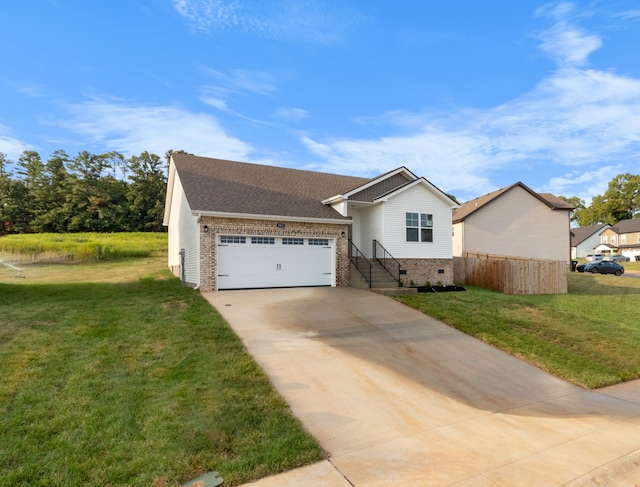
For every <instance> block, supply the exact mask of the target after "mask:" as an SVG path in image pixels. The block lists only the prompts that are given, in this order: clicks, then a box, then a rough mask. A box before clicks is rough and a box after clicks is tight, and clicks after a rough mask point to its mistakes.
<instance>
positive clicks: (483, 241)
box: [453, 182, 574, 263]
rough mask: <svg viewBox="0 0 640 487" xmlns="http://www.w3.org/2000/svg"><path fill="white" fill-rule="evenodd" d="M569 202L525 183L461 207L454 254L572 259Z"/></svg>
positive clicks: (455, 222)
mask: <svg viewBox="0 0 640 487" xmlns="http://www.w3.org/2000/svg"><path fill="white" fill-rule="evenodd" d="M573 209H574V208H573V206H571V205H570V204H569V203H567V202H566V201H564V200H562V199H560V198H558V197H556V196H554V195H552V194H549V193H536V192H535V191H533V190H532V189H530V188H528V187H527V186H526V185H524V184H523V183H521V182H517V183H515V184H512V185H511V186H507V187H504V188H501V189H499V190H497V191H494V192H492V193H489V194H486V195H484V196H480V197H479V198H476V199H474V200H471V201H468V202H466V203H463V204H462V205H460V207H459V208H458V209H456V210H455V211H454V213H453V255H454V256H465V255H467V253H479V254H492V255H501V256H510V257H525V258H535V259H548V260H563V261H566V262H567V263H569V261H570V260H571V243H570V240H569V228H570V213H571V211H572V210H573Z"/></svg>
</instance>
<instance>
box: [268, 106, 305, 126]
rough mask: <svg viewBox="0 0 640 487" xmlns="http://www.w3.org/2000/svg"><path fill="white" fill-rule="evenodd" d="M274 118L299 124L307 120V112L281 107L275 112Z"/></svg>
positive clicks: (300, 109)
mask: <svg viewBox="0 0 640 487" xmlns="http://www.w3.org/2000/svg"><path fill="white" fill-rule="evenodd" d="M274 117H276V118H279V119H280V120H284V121H286V122H293V123H300V122H302V121H303V120H305V119H307V118H309V112H308V111H306V110H303V109H302V108H291V107H283V108H279V109H278V110H276V112H275V113H274Z"/></svg>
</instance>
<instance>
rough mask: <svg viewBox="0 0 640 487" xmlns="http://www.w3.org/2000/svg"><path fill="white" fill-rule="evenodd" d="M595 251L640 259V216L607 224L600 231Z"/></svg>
mask: <svg viewBox="0 0 640 487" xmlns="http://www.w3.org/2000/svg"><path fill="white" fill-rule="evenodd" d="M595 252H598V253H600V254H604V255H612V254H621V255H624V256H626V257H629V258H630V259H631V260H640V218H629V219H627V220H620V221H619V222H618V223H616V224H615V225H613V226H609V225H607V227H606V228H604V229H603V230H602V231H601V232H600V242H599V245H597V246H596V247H595Z"/></svg>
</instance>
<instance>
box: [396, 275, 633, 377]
mask: <svg viewBox="0 0 640 487" xmlns="http://www.w3.org/2000/svg"><path fill="white" fill-rule="evenodd" d="M638 264H640V263H627V264H625V269H627V270H629V271H633V270H634V269H636V268H637V267H638ZM397 299H399V300H400V301H402V302H404V303H406V304H408V305H409V306H413V307H414V308H417V309H419V310H421V311H423V312H424V313H426V314H428V315H430V316H433V317H434V318H437V319H439V320H441V321H443V322H445V323H447V324H449V325H450V326H453V327H455V328H457V329H459V330H461V331H463V332H465V333H468V334H469V335H472V336H475V337H477V338H479V339H480V340H483V341H485V342H487V343H490V344H491V345H494V346H496V347H498V348H501V349H503V350H505V351H507V352H509V353H511V354H513V355H515V356H517V357H520V358H523V359H524V360H527V361H529V362H531V363H533V364H535V365H537V366H538V367H540V368H542V369H544V370H547V371H549V372H551V373H553V374H555V375H557V376H559V377H563V378H565V379H567V380H569V381H571V382H573V383H575V384H578V385H580V386H583V387H586V388H591V389H595V388H599V387H604V386H607V385H611V384H616V383H618V382H623V381H628V380H632V379H637V378H640V353H638V350H640V320H639V319H638V317H639V316H640V278H634V277H626V276H625V277H615V276H611V275H606V276H602V275H591V274H579V273H569V293H568V294H558V295H534V296H531V295H529V296H522V295H511V296H507V295H504V294H501V293H499V292H494V291H490V290H486V289H480V288H472V287H467V291H466V292H454V293H421V294H418V295H417V296H403V297H398V298H397Z"/></svg>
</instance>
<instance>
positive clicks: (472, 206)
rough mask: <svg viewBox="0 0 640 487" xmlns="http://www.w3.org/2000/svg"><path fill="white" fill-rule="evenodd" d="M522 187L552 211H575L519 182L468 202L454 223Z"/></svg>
mask: <svg viewBox="0 0 640 487" xmlns="http://www.w3.org/2000/svg"><path fill="white" fill-rule="evenodd" d="M518 186H519V187H521V188H522V189H524V190H525V191H527V192H528V193H530V194H531V195H532V196H533V197H535V198H538V199H539V200H540V201H541V202H542V203H544V204H545V205H547V206H548V207H549V208H550V209H552V210H573V206H571V205H570V204H569V203H567V202H566V201H564V200H563V199H560V198H558V197H557V196H554V195H552V194H551V193H536V192H535V191H533V190H532V189H530V188H529V187H528V186H526V185H525V184H524V183H521V182H517V183H514V184H512V185H510V186H505V187H504V188H500V189H498V190H496V191H493V192H492V193H488V194H485V195H483V196H479V197H478V198H475V199H473V200H470V201H467V202H466V203H463V204H462V205H460V208H458V209H457V210H455V211H454V213H453V223H458V222H461V221H463V220H464V219H465V218H467V217H468V216H469V215H471V214H472V213H474V212H475V211H477V210H479V209H480V208H482V207H483V206H485V205H487V204H489V203H491V202H492V201H493V200H495V199H496V198H498V197H499V196H501V195H503V194H504V193H506V192H507V191H509V190H511V189H513V188H515V187H518Z"/></svg>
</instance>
